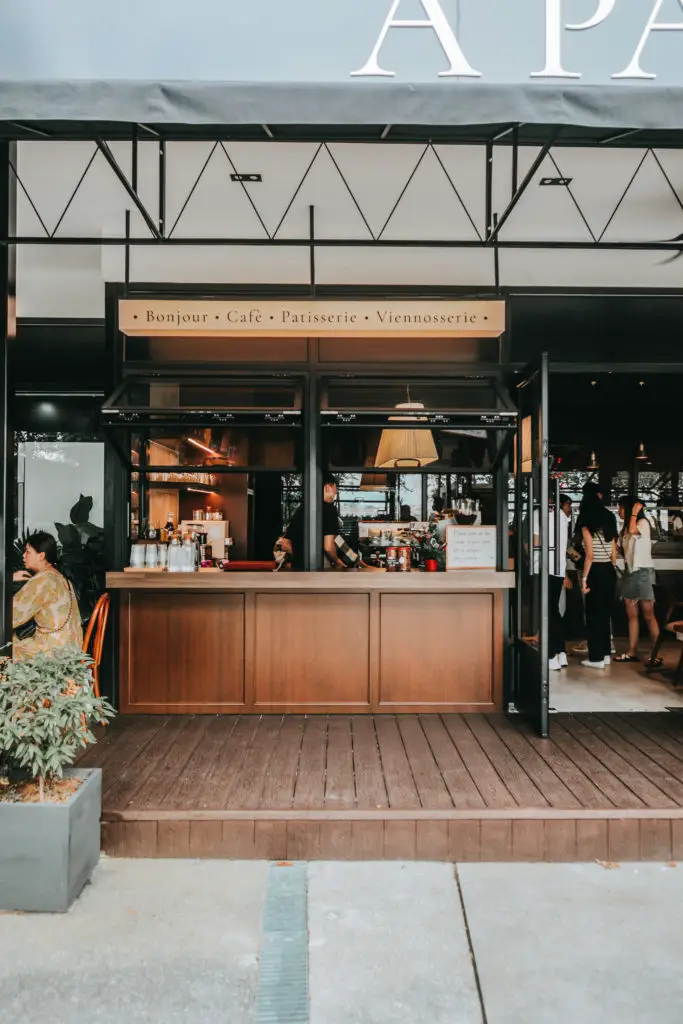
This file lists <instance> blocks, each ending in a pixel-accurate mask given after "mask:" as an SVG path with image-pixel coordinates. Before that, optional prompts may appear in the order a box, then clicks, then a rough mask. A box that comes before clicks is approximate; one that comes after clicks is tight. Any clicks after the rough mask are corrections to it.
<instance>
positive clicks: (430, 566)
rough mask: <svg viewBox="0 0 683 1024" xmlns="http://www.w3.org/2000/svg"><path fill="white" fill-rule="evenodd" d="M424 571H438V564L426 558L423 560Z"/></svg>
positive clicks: (433, 559) (434, 560)
mask: <svg viewBox="0 0 683 1024" xmlns="http://www.w3.org/2000/svg"><path fill="white" fill-rule="evenodd" d="M425 569H426V570H427V572H437V571H438V569H439V563H438V562H437V560H436V559H435V558H427V559H426V560H425Z"/></svg>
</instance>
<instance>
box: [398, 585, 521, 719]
mask: <svg viewBox="0 0 683 1024" xmlns="http://www.w3.org/2000/svg"><path fill="white" fill-rule="evenodd" d="M495 601H496V596H495V595H494V594H422V595H420V598H419V601H417V602H416V601H415V598H413V597H412V596H411V595H410V594H382V596H381V598H380V681H379V704H380V706H387V705H391V706H392V707H393V706H395V705H401V706H403V708H404V709H405V708H406V706H407V705H420V706H422V707H424V706H425V705H432V704H433V705H435V706H437V705H439V706H443V705H444V704H453V703H454V702H457V703H458V704H464V705H481V706H482V710H484V709H485V708H486V707H488V708H491V706H492V705H494V704H495V703H496V694H495V690H496V676H497V672H496V668H497V653H496V650H495V647H496V643H495V642H494V629H495V636H496V639H497V638H498V636H499V637H500V640H499V643H500V644H502V635H501V631H502V622H501V621H500V619H501V617H500V616H499V615H496V614H495V612H496V609H495Z"/></svg>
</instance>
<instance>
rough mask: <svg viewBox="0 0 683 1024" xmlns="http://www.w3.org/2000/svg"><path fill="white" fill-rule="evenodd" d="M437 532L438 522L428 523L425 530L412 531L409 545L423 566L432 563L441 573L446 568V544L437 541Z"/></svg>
mask: <svg viewBox="0 0 683 1024" xmlns="http://www.w3.org/2000/svg"><path fill="white" fill-rule="evenodd" d="M438 530H439V524H438V522H432V523H429V526H428V528H427V530H413V531H411V543H412V546H413V547H414V548H416V549H417V552H418V554H419V558H420V561H421V562H422V563H423V564H424V563H426V562H429V561H434V562H436V564H437V568H438V569H439V571H442V570H444V569H445V568H446V543H445V541H441V540H439V533H438Z"/></svg>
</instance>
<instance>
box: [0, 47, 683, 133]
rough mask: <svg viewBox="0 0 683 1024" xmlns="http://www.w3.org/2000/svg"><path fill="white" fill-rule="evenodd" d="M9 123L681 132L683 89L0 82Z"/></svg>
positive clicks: (1, 114)
mask: <svg viewBox="0 0 683 1024" xmlns="http://www.w3.org/2000/svg"><path fill="white" fill-rule="evenodd" d="M682 64H683V61H682ZM0 120H5V121H20V122H29V123H30V122H37V121H38V122H48V121H72V122H86V123H87V122H123V123H132V124H135V123H142V124H153V125H154V124H157V125H182V124H187V125H197V126H200V125H207V126H208V125H219V124H220V125H224V124H230V125H252V124H255V125H258V124H272V125H308V126H315V125H350V126H358V125H376V124H379V125H381V124H391V125H397V126H400V125H423V126H428V125H435V126H437V125H438V126H454V127H455V126H461V125H490V124H501V123H505V122H510V123H524V124H543V125H580V126H583V127H586V128H603V129H612V128H614V129H617V128H624V129H626V128H637V129H645V130H655V129H656V130H680V129H683V85H681V86H680V87H678V86H664V87H657V86H653V85H652V84H651V83H644V84H641V85H631V86H621V85H615V86H611V87H610V86H590V85H588V86H582V85H578V84H573V85H550V84H547V85H546V84H540V83H531V84H526V83H517V84H488V83H485V82H480V81H462V80H461V81H458V82H449V83H447V84H445V83H443V82H439V83H437V84H428V83H420V84H404V83H399V82H387V81H386V80H382V81H363V82H360V81H351V82H348V83H315V84H313V83H309V82H305V83H292V82H289V83H276V82H268V83H230V82H197V81H193V82H179V81H178V82H149V81H141V82H133V81H83V80H79V81H71V82H64V81H56V80H55V81H43V82H1V81H0Z"/></svg>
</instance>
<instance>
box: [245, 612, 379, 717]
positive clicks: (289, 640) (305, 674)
mask: <svg viewBox="0 0 683 1024" xmlns="http://www.w3.org/2000/svg"><path fill="white" fill-rule="evenodd" d="M254 634H255V635H254V638H253V642H254V677H253V685H254V706H255V708H258V709H262V710H264V711H265V710H268V708H270V707H277V709H278V710H280V711H281V710H292V711H294V710H297V709H298V710H300V711H304V710H306V708H307V706H308V707H313V708H314V707H315V705H325V706H330V705H334V706H335V707H336V708H338V709H340V710H341V709H343V708H348V707H349V705H353V706H357V707H358V706H359V707H360V708H361V709H363V708H369V704H370V597H369V595H367V594H296V593H290V594H257V595H256V607H255V627H254Z"/></svg>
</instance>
